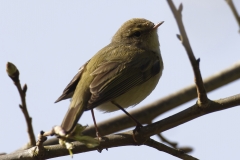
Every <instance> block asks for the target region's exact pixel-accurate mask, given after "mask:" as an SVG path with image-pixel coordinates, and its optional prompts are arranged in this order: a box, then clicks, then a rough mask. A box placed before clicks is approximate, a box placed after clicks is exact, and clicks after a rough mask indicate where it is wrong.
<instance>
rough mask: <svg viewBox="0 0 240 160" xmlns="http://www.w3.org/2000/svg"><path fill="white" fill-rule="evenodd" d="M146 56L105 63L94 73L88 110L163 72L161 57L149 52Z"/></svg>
mask: <svg viewBox="0 0 240 160" xmlns="http://www.w3.org/2000/svg"><path fill="white" fill-rule="evenodd" d="M145 52H146V51H145ZM142 55H144V56H139V57H141V59H139V57H136V58H135V59H132V60H129V61H128V62H126V60H124V59H123V60H121V59H116V60H111V61H107V62H103V63H101V64H100V65H99V67H98V68H97V69H96V70H95V71H94V72H92V74H91V75H92V76H94V79H93V81H92V83H91V84H90V92H91V94H92V95H91V98H90V100H89V101H88V106H87V109H86V110H89V109H91V108H94V107H97V106H98V105H100V104H102V103H104V102H106V101H109V100H111V99H114V98H116V97H118V96H120V95H122V94H124V93H125V92H127V91H128V90H130V89H131V88H133V87H134V86H138V85H140V84H142V83H144V82H146V81H147V80H149V79H150V78H151V77H153V76H155V75H156V74H158V73H159V72H160V70H161V68H160V60H159V57H158V56H156V53H154V52H152V51H148V52H146V53H142Z"/></svg>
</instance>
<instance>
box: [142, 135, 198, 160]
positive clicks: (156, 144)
mask: <svg viewBox="0 0 240 160" xmlns="http://www.w3.org/2000/svg"><path fill="white" fill-rule="evenodd" d="M145 145H146V146H149V147H152V148H155V149H157V150H159V151H163V152H166V153H168V154H170V155H173V156H175V157H178V158H181V159H184V160H197V158H194V157H192V156H189V155H187V154H185V153H184V152H183V151H181V150H176V149H174V148H171V147H168V146H166V145H164V144H162V143H159V142H157V141H155V140H153V139H151V138H150V139H149V140H147V141H146V143H145Z"/></svg>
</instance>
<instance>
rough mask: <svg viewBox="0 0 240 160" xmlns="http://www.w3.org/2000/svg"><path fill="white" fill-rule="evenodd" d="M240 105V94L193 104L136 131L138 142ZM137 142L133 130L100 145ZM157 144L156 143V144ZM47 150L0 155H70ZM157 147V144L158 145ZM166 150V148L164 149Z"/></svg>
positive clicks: (78, 145) (58, 149) (78, 147)
mask: <svg viewBox="0 0 240 160" xmlns="http://www.w3.org/2000/svg"><path fill="white" fill-rule="evenodd" d="M238 105H240V94H237V95H234V96H231V97H227V98H223V99H220V100H216V101H211V102H210V104H209V105H208V106H207V107H205V108H200V107H198V105H197V104H195V105H193V106H192V107H189V108H188V109H186V110H184V111H181V112H179V113H177V114H175V115H172V116H170V117H168V118H165V119H163V120H160V121H158V122H155V123H153V124H150V125H148V126H145V127H143V128H141V131H140V132H137V133H135V138H136V139H137V141H138V142H142V143H141V144H143V143H144V142H146V139H148V138H149V137H150V136H152V135H155V134H157V133H159V132H163V131H166V130H168V129H171V128H174V127H176V126H178V125H180V124H183V123H185V122H188V121H190V120H193V119H195V118H197V117H200V116H203V115H205V114H209V113H212V112H216V111H220V110H224V109H228V108H231V107H234V106H238ZM141 144H136V143H135V141H134V139H133V131H127V132H124V133H119V134H115V135H108V136H105V137H102V140H101V145H100V147H101V148H102V149H104V148H112V147H119V146H127V145H141ZM73 145H74V148H73V150H72V152H73V153H82V152H87V151H92V150H99V148H97V147H95V148H87V147H86V146H85V145H82V144H81V143H80V142H73ZM155 145H156V144H155ZM149 146H152V144H149ZM44 148H45V152H44V153H43V152H41V154H40V155H39V154H38V153H36V152H35V151H36V149H35V147H33V148H31V149H28V150H24V151H21V152H15V153H12V154H8V155H3V156H0V158H2V159H6V160H8V159H16V157H22V158H24V159H26V160H27V159H33V158H32V157H33V156H35V158H36V157H37V156H40V157H41V158H43V157H44V158H53V157H59V156H64V155H68V154H69V153H68V150H67V149H66V148H65V147H62V146H60V145H53V146H45V147H44ZM156 148H157V146H156ZM162 151H164V150H162Z"/></svg>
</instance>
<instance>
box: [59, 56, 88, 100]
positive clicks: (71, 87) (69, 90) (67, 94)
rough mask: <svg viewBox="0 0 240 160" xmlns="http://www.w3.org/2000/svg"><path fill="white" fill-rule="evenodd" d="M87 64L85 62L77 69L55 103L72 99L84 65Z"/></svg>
mask: <svg viewBox="0 0 240 160" xmlns="http://www.w3.org/2000/svg"><path fill="white" fill-rule="evenodd" d="M88 62H89V61H87V62H86V63H85V64H84V65H83V66H82V67H81V68H79V70H78V73H77V74H76V75H75V76H74V77H73V79H72V80H71V81H70V83H69V84H68V85H67V86H66V88H65V89H64V90H63V93H62V95H61V96H60V97H59V98H58V99H57V100H56V101H55V103H57V102H59V101H61V100H64V99H68V98H72V96H73V93H74V91H75V89H76V87H77V84H78V82H79V80H80V79H81V76H82V73H83V71H84V69H85V67H86V65H87V64H88Z"/></svg>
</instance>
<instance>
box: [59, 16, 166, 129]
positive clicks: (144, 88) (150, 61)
mask: <svg viewBox="0 0 240 160" xmlns="http://www.w3.org/2000/svg"><path fill="white" fill-rule="evenodd" d="M161 24H162V22H161V23H159V24H157V25H154V24H153V23H152V22H150V21H148V20H146V19H140V18H134V19H131V20H129V21H127V22H125V23H124V24H123V25H122V26H121V28H120V29H119V30H118V31H117V32H116V34H115V35H114V36H113V38H112V41H111V43H110V44H109V45H107V46H106V47H104V48H103V49H101V50H100V51H99V52H98V53H97V54H95V55H94V56H93V57H92V58H91V59H90V60H89V61H88V62H87V63H86V64H85V65H84V66H83V67H81V68H80V69H79V72H78V73H77V75H76V76H75V77H74V78H73V80H72V81H71V82H70V83H69V84H68V86H67V87H66V89H65V90H64V91H63V94H62V95H61V96H60V97H59V98H58V100H57V101H56V102H58V101H60V100H63V99H66V98H70V97H72V101H71V104H70V107H69V109H68V112H67V114H66V116H65V118H64V120H63V122H62V128H63V129H64V130H65V131H66V132H67V133H70V132H71V131H72V130H73V129H74V127H75V125H76V123H77V122H78V120H79V118H80V117H81V115H82V113H83V111H86V110H89V109H93V108H95V107H97V109H99V110H102V111H105V112H112V111H115V110H118V109H119V108H118V107H116V106H115V105H114V104H113V103H112V102H114V103H117V104H118V105H120V106H121V107H123V108H126V107H129V106H133V105H136V104H138V103H139V102H141V101H142V100H143V99H144V98H146V97H147V96H148V95H149V94H150V93H151V92H152V90H153V89H154V88H155V87H156V85H157V83H158V80H159V78H160V77H161V74H162V70H163V62H162V58H161V54H160V50H159V41H158V35H157V28H158V26H160V25H161Z"/></svg>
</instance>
